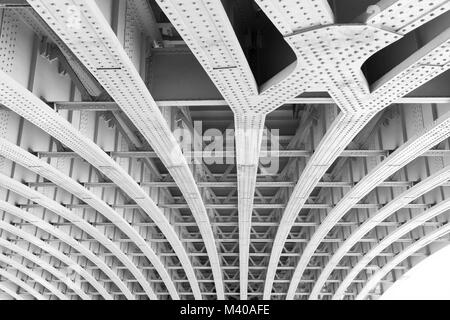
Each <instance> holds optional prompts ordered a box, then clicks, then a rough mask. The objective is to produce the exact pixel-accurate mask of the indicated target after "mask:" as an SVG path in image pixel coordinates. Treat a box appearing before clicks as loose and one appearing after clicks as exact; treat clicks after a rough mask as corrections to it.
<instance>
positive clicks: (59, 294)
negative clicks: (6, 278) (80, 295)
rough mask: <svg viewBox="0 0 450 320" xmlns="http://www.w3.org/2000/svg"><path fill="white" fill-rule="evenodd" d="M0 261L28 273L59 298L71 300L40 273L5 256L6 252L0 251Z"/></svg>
mask: <svg viewBox="0 0 450 320" xmlns="http://www.w3.org/2000/svg"><path fill="white" fill-rule="evenodd" d="M0 262H3V263H5V264H7V265H10V266H11V267H12V269H15V270H17V271H20V272H21V273H23V274H25V275H27V276H28V277H29V278H30V279H33V280H35V281H36V282H37V283H39V284H40V285H41V286H43V287H44V288H46V289H47V290H49V291H50V292H51V293H53V294H54V295H55V296H56V297H57V298H58V299H60V300H70V298H69V296H67V295H65V294H64V293H62V292H61V291H60V290H58V288H57V287H56V286H55V285H54V284H51V283H50V282H48V281H47V280H45V279H44V278H42V277H41V276H40V275H39V274H37V273H36V272H34V271H33V270H31V269H28V268H27V267H25V266H24V265H23V264H21V263H19V262H17V261H15V260H13V259H11V258H9V257H7V256H5V255H4V254H1V253H0Z"/></svg>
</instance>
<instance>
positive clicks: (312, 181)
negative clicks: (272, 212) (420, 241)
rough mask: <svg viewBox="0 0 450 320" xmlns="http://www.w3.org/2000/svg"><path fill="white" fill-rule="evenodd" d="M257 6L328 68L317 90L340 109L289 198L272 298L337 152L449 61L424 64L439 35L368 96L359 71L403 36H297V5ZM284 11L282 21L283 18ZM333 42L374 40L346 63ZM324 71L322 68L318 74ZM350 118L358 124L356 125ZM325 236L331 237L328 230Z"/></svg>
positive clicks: (354, 31)
mask: <svg viewBox="0 0 450 320" xmlns="http://www.w3.org/2000/svg"><path fill="white" fill-rule="evenodd" d="M306 2H308V3H314V4H315V5H317V6H318V8H319V9H318V12H321V13H322V14H323V15H324V14H325V12H329V10H328V9H326V8H328V3H327V1H311V2H309V1H305V2H304V3H306ZM258 4H259V5H260V7H261V8H262V9H263V11H264V12H265V13H266V15H267V16H268V17H269V18H270V19H271V20H272V22H273V23H274V25H275V26H276V27H277V28H278V29H279V30H280V32H281V33H282V34H283V35H285V36H287V41H288V42H289V44H290V45H291V47H292V48H293V50H294V51H295V52H296V54H297V57H298V58H299V60H300V58H302V60H303V61H305V63H306V64H307V65H314V66H315V67H316V68H321V69H324V70H326V71H325V72H322V74H326V77H320V75H317V76H316V77H315V78H316V79H319V80H318V81H317V83H316V84H315V85H314V88H315V89H316V90H317V86H321V88H324V89H326V90H327V91H328V92H329V93H330V95H331V96H332V97H333V98H334V99H335V101H336V103H337V104H338V105H339V107H340V109H341V111H342V112H341V114H340V115H339V116H338V118H337V119H336V120H335V121H334V123H333V125H332V128H330V129H329V130H328V131H327V134H326V135H325V137H324V138H323V139H322V142H321V145H320V146H319V148H318V149H316V152H315V153H314V155H313V157H312V158H311V160H310V161H309V162H308V164H307V167H306V168H305V170H303V172H302V176H301V177H300V179H299V182H298V184H297V187H296V188H295V190H294V192H293V193H292V195H291V199H290V201H289V203H288V207H287V208H286V210H285V212H284V214H283V218H282V221H281V222H280V227H279V229H278V231H277V235H276V238H275V242H274V245H273V248H272V256H271V259H270V262H269V266H268V269H267V270H268V272H267V276H266V284H265V289H264V298H266V299H268V298H270V293H271V289H272V284H273V279H274V276H275V272H276V267H277V265H278V261H279V258H280V255H281V252H282V250H283V248H284V243H285V241H286V239H287V236H288V234H289V231H290V229H291V227H292V224H293V222H294V221H295V219H296V217H297V215H298V212H299V211H300V210H301V208H302V206H303V205H304V203H305V201H306V199H307V198H308V197H309V194H310V193H311V192H312V190H313V189H314V186H315V185H316V184H317V182H318V181H319V179H320V178H321V177H322V176H323V175H324V173H325V172H326V170H327V169H328V168H329V166H330V165H331V164H332V163H333V162H334V160H335V159H336V158H337V156H338V154H339V153H341V152H342V151H343V150H344V149H345V147H346V146H347V145H348V144H349V143H350V142H351V141H352V140H353V138H354V137H355V136H356V134H357V133H358V132H359V131H360V130H361V129H362V128H363V127H364V126H365V125H367V124H368V123H369V121H370V120H371V119H372V117H373V116H374V115H375V114H376V113H377V112H379V111H381V110H382V109H383V108H385V107H387V106H388V105H389V104H390V103H392V102H393V101H395V100H396V99H398V98H399V97H402V96H404V95H406V94H407V93H409V92H410V91H412V90H414V89H415V88H417V87H419V86H420V85H422V84H423V83H425V82H427V81H429V80H430V79H432V78H433V77H435V76H437V75H439V74H440V73H442V72H444V71H445V70H447V68H446V67H445V64H446V63H447V61H446V57H444V58H441V61H439V62H438V63H437V64H439V63H442V65H438V66H436V67H433V66H428V65H427V64H426V62H427V60H428V59H427V58H426V55H429V57H433V58H435V59H436V57H438V56H440V54H441V51H442V50H445V48H446V47H447V43H446V42H447V39H448V36H449V34H448V30H447V32H444V33H443V34H441V36H440V37H437V38H436V39H435V41H434V42H433V43H431V44H429V45H428V47H427V48H426V49H424V48H422V49H423V50H419V52H418V53H417V54H416V55H415V56H414V57H411V58H410V60H409V61H406V62H405V63H404V64H403V65H402V66H399V67H398V68H399V69H400V70H403V71H402V72H399V70H396V71H397V72H396V73H394V74H395V76H396V77H395V81H389V80H387V79H389V75H388V76H387V77H386V78H384V79H382V80H381V83H383V85H378V86H377V87H376V88H375V90H373V92H370V89H369V87H368V85H367V82H366V80H365V78H364V76H363V75H362V72H361V71H360V67H361V65H362V63H363V62H364V61H365V60H366V59H368V58H369V57H370V56H371V55H372V54H373V53H375V52H376V51H378V50H380V49H381V48H382V47H383V44H384V46H386V45H388V44H391V43H393V42H395V41H396V40H398V39H399V38H400V37H401V36H400V35H399V34H395V33H392V32H388V31H384V30H382V29H377V28H373V27H369V26H365V25H361V26H359V27H358V26H352V27H350V26H341V27H342V30H341V31H339V29H340V27H339V26H332V27H326V26H325V27H322V28H318V29H316V30H314V31H306V32H300V33H297V32H296V30H293V29H292V28H290V27H289V26H290V25H295V22H296V19H295V17H294V16H291V15H287V14H286V13H287V12H288V11H289V12H291V11H290V10H292V7H289V5H291V6H295V5H296V4H295V3H294V2H293V1H281V2H280V3H279V2H275V1H269V0H268V1H258ZM320 8H321V9H320ZM283 13H284V19H283V18H282V16H283ZM319 15H320V14H319ZM320 16H321V15H320ZM317 23H319V21H317ZM343 30H345V31H343ZM350 34H351V36H350ZM367 37H368V38H367ZM330 38H331V39H336V40H338V39H339V40H340V41H336V44H339V47H340V48H342V49H341V50H345V49H348V48H354V47H357V44H356V42H358V43H361V41H362V42H364V40H363V39H364V38H365V41H367V40H368V39H371V41H367V43H366V45H365V46H364V47H361V49H362V51H361V52H359V51H358V52H357V53H358V54H361V56H359V55H358V57H357V58H356V59H355V58H351V57H349V60H348V61H345V60H344V63H343V62H342V58H339V53H338V52H339V50H336V49H335V48H334V46H333V44H332V43H330V42H328V41H325V40H326V39H330ZM358 39H359V40H358ZM377 39H378V41H377ZM353 41H356V42H353ZM305 42H306V43H308V42H309V43H310V44H309V48H307V49H306V52H304V51H305V49H304V46H303V45H304V43H305ZM332 42H333V41H332ZM377 42H378V43H377ZM315 50H318V52H319V53H315ZM335 53H336V54H337V55H336V56H334V54H335ZM318 58H320V59H318ZM344 59H345V58H344ZM324 61H325V62H324ZM344 65H345V67H344ZM348 68H350V69H348ZM321 69H318V70H319V72H320V71H321ZM316 70H317V69H316ZM382 88H384V89H382ZM350 119H354V120H353V121H352V120H350ZM333 129H334V130H333ZM351 130H353V131H351ZM337 137H339V140H337ZM305 186H306V188H305ZM330 229H331V228H330ZM326 233H328V231H327V232H326ZM326 233H325V235H326ZM317 235H318V234H316V236H317ZM325 235H323V237H325ZM319 238H322V237H317V239H315V237H314V236H313V238H312V239H311V240H317V242H316V241H310V243H308V246H307V248H306V249H305V251H304V253H303V254H302V257H301V259H300V261H299V264H298V266H297V269H296V272H295V273H294V276H293V279H292V283H291V285H290V290H289V292H288V295H287V298H288V299H292V298H293V297H294V294H295V291H296V289H297V285H298V283H299V281H300V280H301V277H302V275H303V271H304V269H305V268H306V265H307V263H308V262H309V259H310V255H311V254H312V253H313V252H314V251H315V250H316V248H317V247H318V246H319V244H320V242H321V240H322V239H319ZM310 251H313V252H310Z"/></svg>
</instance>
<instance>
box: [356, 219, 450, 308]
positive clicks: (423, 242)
mask: <svg viewBox="0 0 450 320" xmlns="http://www.w3.org/2000/svg"><path fill="white" fill-rule="evenodd" d="M449 232H450V223H446V224H445V225H444V226H442V227H441V228H439V229H437V230H435V231H433V232H432V233H430V234H428V235H426V236H423V237H422V238H420V239H419V240H417V241H416V242H414V243H413V244H411V245H410V246H408V247H407V248H406V249H405V250H403V251H402V252H400V253H399V254H397V255H396V256H395V257H394V258H392V259H391V260H390V261H389V262H388V263H387V264H386V265H384V267H383V268H382V269H380V270H378V271H377V272H376V273H375V274H374V275H373V276H372V277H371V278H370V279H369V281H368V282H367V283H366V285H365V286H364V288H363V289H362V290H361V291H360V292H359V294H358V295H357V296H356V299H357V300H363V299H364V298H365V297H366V296H367V295H368V294H369V292H370V291H371V290H372V289H373V288H374V287H375V286H376V285H377V284H378V282H379V281H381V279H383V278H384V277H385V276H386V275H387V274H388V273H389V272H391V271H392V269H394V268H395V267H396V266H397V265H398V264H400V263H401V262H402V261H403V260H405V259H407V258H408V257H410V256H411V255H412V254H413V253H414V252H416V251H418V250H420V249H422V248H423V247H425V246H427V245H429V244H430V243H432V242H434V241H436V240H438V239H439V238H441V237H443V236H445V235H446V234H448V233H449Z"/></svg>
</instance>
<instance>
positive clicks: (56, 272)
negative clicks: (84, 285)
mask: <svg viewBox="0 0 450 320" xmlns="http://www.w3.org/2000/svg"><path fill="white" fill-rule="evenodd" d="M0 246H2V247H4V248H6V249H8V250H11V251H13V252H17V253H18V254H19V255H20V256H21V257H23V258H25V259H27V260H29V261H31V262H33V263H34V264H35V265H37V266H39V267H41V268H43V269H44V270H46V271H47V272H49V273H50V274H52V275H53V276H55V277H56V278H58V279H60V280H61V282H62V283H64V284H66V285H67V287H68V288H70V289H72V290H73V291H74V292H75V293H76V294H78V296H79V297H80V298H81V299H83V300H90V299H91V297H90V296H89V295H87V294H86V293H85V292H84V291H83V289H81V288H80V286H79V284H76V283H75V282H73V281H72V280H70V279H69V278H68V276H67V275H66V274H63V273H62V272H60V271H59V270H57V269H56V268H54V267H53V266H52V265H50V264H49V263H48V262H46V261H44V260H43V259H41V258H39V257H38V256H36V255H34V254H32V253H31V252H29V251H28V250H25V249H23V248H21V247H20V246H18V245H15V244H14V243H11V242H9V241H7V240H4V239H0ZM55 258H56V257H55ZM10 260H12V259H9V260H8V261H10ZM13 262H14V264H15V265H12V264H11V266H13V267H14V268H16V269H18V270H19V265H20V264H19V265H18V264H17V262H16V261H14V260H13ZM80 268H81V267H80ZM29 270H31V269H29ZM24 273H25V272H24ZM30 277H31V278H34V279H39V276H37V278H36V276H30ZM40 281H41V282H42V283H43V285H44V283H45V282H46V281H45V280H44V279H41V280H40ZM50 285H51V284H50ZM53 287H54V286H53V285H51V287H48V288H49V290H50V289H51V290H54V288H53ZM56 291H57V290H56ZM55 295H56V296H58V297H59V298H60V299H70V298H68V297H67V296H66V295H64V294H61V292H59V293H58V294H56V293H55Z"/></svg>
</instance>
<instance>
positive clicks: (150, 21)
mask: <svg viewBox="0 0 450 320" xmlns="http://www.w3.org/2000/svg"><path fill="white" fill-rule="evenodd" d="M127 8H130V10H132V13H133V15H135V16H137V17H138V19H137V20H138V26H139V29H140V30H141V32H143V33H144V34H145V35H146V36H148V37H150V39H152V40H153V41H160V40H161V38H162V37H161V34H160V32H159V31H158V26H157V22H156V19H155V15H154V14H153V11H152V10H151V8H150V4H149V2H148V1H147V0H128V2H127Z"/></svg>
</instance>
